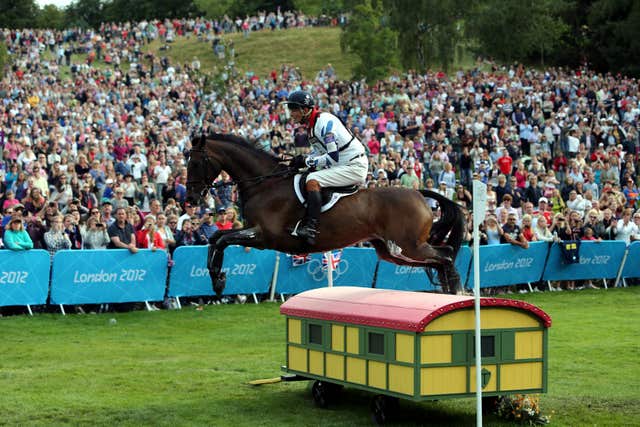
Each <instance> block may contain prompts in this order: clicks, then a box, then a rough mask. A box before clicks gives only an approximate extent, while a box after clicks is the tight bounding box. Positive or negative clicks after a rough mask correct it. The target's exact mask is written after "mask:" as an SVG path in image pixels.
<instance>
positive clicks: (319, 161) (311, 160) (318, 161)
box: [306, 133, 340, 168]
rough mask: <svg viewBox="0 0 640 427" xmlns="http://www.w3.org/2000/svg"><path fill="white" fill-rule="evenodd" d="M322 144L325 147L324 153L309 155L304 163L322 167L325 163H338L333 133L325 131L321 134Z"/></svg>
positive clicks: (336, 145)
mask: <svg viewBox="0 0 640 427" xmlns="http://www.w3.org/2000/svg"><path fill="white" fill-rule="evenodd" d="M323 142H324V146H325V147H326V148H327V153H326V154H320V155H313V154H312V155H310V156H309V157H307V160H306V163H307V166H309V167H315V168H323V167H325V166H326V165H327V164H331V163H338V160H339V159H340V152H339V151H338V143H337V142H336V137H335V135H334V134H333V133H327V134H325V135H324V136H323Z"/></svg>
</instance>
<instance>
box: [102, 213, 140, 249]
mask: <svg viewBox="0 0 640 427" xmlns="http://www.w3.org/2000/svg"><path fill="white" fill-rule="evenodd" d="M107 231H108V233H109V239H110V242H109V245H108V246H107V248H108V249H128V250H129V252H131V253H133V254H135V253H137V252H138V247H137V246H136V236H135V232H134V230H133V226H132V225H131V223H129V221H127V210H126V209H125V208H117V209H116V221H115V222H114V223H113V224H111V226H110V227H109V229H108V230H107Z"/></svg>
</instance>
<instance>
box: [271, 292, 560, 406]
mask: <svg viewBox="0 0 640 427" xmlns="http://www.w3.org/2000/svg"><path fill="white" fill-rule="evenodd" d="M481 307H482V309H481V321H482V323H481V327H482V337H481V342H482V379H483V381H482V386H483V389H482V392H483V395H485V396H497V395H503V394H512V393H542V392H546V390H547V365H548V360H547V355H548V351H547V340H548V333H547V328H549V327H550V326H551V318H550V317H549V316H548V315H547V314H546V313H545V312H544V311H542V310H540V309H539V308H537V307H535V306H533V305H531V304H528V303H526V302H523V301H516V300H509V299H500V298H481ZM280 313H281V314H283V315H285V316H286V322H287V328H286V329H287V332H286V333H287V352H286V356H287V362H286V366H284V367H283V369H284V370H285V371H286V372H288V373H290V374H295V375H296V376H298V377H302V378H306V379H315V380H316V382H315V383H314V386H313V388H312V392H313V396H314V400H315V401H316V403H317V404H318V405H320V406H326V404H327V401H328V399H329V398H330V397H331V393H332V392H333V390H334V389H335V388H336V386H338V387H339V386H349V387H354V388H359V389H363V390H368V391H371V392H374V393H376V395H377V396H376V398H375V399H374V405H373V410H374V416H376V417H382V418H383V419H384V417H386V414H385V412H386V411H388V409H389V408H388V405H389V404H390V403H394V404H395V401H396V400H397V399H396V398H403V399H410V400H415V401H422V400H436V399H438V400H439V399H445V398H459V397H474V396H475V346H474V326H475V323H474V310H473V297H469V296H457V295H443V294H430V293H416V292H406V291H394V290H383V289H369V288H357V287H334V288H322V289H315V290H311V291H307V292H303V293H301V294H299V295H296V296H294V297H292V298H291V299H289V300H288V301H287V302H285V303H284V304H283V305H282V306H281V309H280ZM390 398H391V399H390Z"/></svg>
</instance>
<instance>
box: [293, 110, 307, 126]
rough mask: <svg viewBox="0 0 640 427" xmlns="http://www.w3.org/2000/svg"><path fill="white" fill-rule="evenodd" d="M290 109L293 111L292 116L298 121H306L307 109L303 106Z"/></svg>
mask: <svg viewBox="0 0 640 427" xmlns="http://www.w3.org/2000/svg"><path fill="white" fill-rule="evenodd" d="M289 110H290V111H291V118H292V119H293V120H294V121H295V122H296V123H304V122H305V118H306V114H305V110H303V109H302V108H289Z"/></svg>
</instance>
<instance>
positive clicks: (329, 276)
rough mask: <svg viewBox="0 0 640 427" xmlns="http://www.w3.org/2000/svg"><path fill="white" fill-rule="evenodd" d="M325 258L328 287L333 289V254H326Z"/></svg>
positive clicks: (330, 252)
mask: <svg viewBox="0 0 640 427" xmlns="http://www.w3.org/2000/svg"><path fill="white" fill-rule="evenodd" d="M324 256H325V257H327V261H328V262H327V286H328V287H330V288H332V287H333V252H332V251H329V252H325V253H324Z"/></svg>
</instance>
